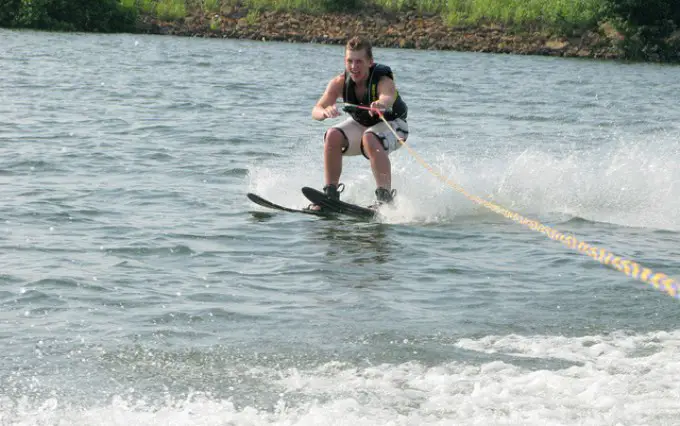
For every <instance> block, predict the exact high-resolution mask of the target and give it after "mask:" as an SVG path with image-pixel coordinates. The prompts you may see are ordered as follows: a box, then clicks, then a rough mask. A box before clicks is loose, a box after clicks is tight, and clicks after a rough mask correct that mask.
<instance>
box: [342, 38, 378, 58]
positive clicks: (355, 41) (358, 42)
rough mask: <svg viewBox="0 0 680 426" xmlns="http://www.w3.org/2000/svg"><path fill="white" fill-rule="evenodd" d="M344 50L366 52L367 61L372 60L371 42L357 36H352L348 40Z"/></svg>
mask: <svg viewBox="0 0 680 426" xmlns="http://www.w3.org/2000/svg"><path fill="white" fill-rule="evenodd" d="M345 49H346V50H351V51H352V52H359V51H361V50H364V51H366V55H367V56H368V59H373V47H372V46H371V42H370V41H368V40H366V39H364V38H361V37H359V36H354V37H352V38H350V39H349V40H348V41H347V45H346V46H345Z"/></svg>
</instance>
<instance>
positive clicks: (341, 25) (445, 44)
mask: <svg viewBox="0 0 680 426" xmlns="http://www.w3.org/2000/svg"><path fill="white" fill-rule="evenodd" d="M137 28H138V31H139V32H141V33H148V34H163V35H176V36H185V37H207V38H233V39H249V40H260V41H283V42H290V43H323V44H344V43H345V42H346V41H347V39H348V38H349V37H351V36H353V35H360V36H365V37H367V38H368V39H369V40H371V42H372V43H373V45H374V46H376V47H392V48H402V49H427V50H450V51H461V52H485V53H508V54H519V55H542V56H560V57H577V58H593V59H619V58H621V57H622V55H621V53H620V52H619V51H618V49H616V43H615V42H616V38H617V36H618V34H611V30H609V32H608V30H607V29H606V28H605V29H604V30H603V29H598V31H593V30H591V31H585V32H583V33H582V34H575V35H573V36H572V37H566V36H553V35H551V34H549V33H547V32H546V31H535V32H523V33H516V32H513V31H508V30H507V29H506V28H503V27H502V26H499V25H480V26H467V27H450V26H448V25H446V23H445V22H444V20H443V19H442V17H441V16H439V15H427V14H420V13H416V12H406V13H402V14H391V13H384V12H383V13H380V14H371V15H366V14H320V15H310V14H304V13H300V12H273V11H269V12H263V13H259V12H256V11H251V10H248V9H247V8H245V7H231V8H229V9H228V10H223V11H221V12H220V13H204V14H200V15H193V16H188V17H187V18H185V19H183V20H180V21H162V20H158V19H154V18H151V17H143V18H142V19H141V20H140V22H139V23H138V26H137Z"/></svg>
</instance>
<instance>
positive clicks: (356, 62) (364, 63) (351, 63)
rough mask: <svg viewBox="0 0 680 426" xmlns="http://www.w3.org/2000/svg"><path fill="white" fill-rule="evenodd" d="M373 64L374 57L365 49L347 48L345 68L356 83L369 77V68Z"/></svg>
mask: <svg viewBox="0 0 680 426" xmlns="http://www.w3.org/2000/svg"><path fill="white" fill-rule="evenodd" d="M371 65H373V59H371V58H369V57H368V54H367V53H366V50H365V49H361V50H349V49H346V50H345V69H346V70H347V72H348V73H349V74H350V77H351V78H352V80H354V82H355V83H360V82H363V81H364V80H366V79H367V78H368V70H369V68H371Z"/></svg>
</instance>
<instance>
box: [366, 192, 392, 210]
mask: <svg viewBox="0 0 680 426" xmlns="http://www.w3.org/2000/svg"><path fill="white" fill-rule="evenodd" d="M395 195H397V190H396V189H393V190H391V191H390V190H388V189H385V188H378V189H376V190H375V198H376V202H375V203H373V204H371V205H370V206H368V208H369V209H372V210H378V209H379V208H380V207H381V206H383V205H384V204H391V203H392V201H394V196H395Z"/></svg>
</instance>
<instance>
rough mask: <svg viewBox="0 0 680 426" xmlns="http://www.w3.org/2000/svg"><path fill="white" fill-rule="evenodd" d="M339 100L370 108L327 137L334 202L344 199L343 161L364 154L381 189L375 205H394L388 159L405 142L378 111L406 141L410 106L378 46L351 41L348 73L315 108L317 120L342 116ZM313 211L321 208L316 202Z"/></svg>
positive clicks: (353, 113) (328, 186) (329, 191)
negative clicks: (378, 56)
mask: <svg viewBox="0 0 680 426" xmlns="http://www.w3.org/2000/svg"><path fill="white" fill-rule="evenodd" d="M338 98H342V100H343V102H345V103H347V104H352V105H361V106H363V107H364V108H367V109H356V108H355V109H348V112H349V114H350V117H349V118H347V119H346V120H345V121H343V122H341V123H339V124H336V125H334V126H332V127H331V128H330V129H328V131H327V132H326V134H325V135H324V180H325V186H324V188H323V190H324V193H325V194H326V195H327V196H328V197H330V198H334V199H339V198H340V192H341V191H342V189H339V188H338V187H339V186H340V187H341V188H342V185H339V181H340V174H341V173H342V157H343V155H359V154H362V155H363V156H364V157H366V158H367V159H368V160H369V161H370V163H371V169H372V170H373V177H374V178H375V183H376V186H377V189H376V190H375V195H376V198H377V200H378V202H377V203H376V204H375V205H374V206H373V207H376V208H377V207H378V206H380V205H381V204H382V203H390V202H392V199H393V197H394V194H395V191H394V190H392V173H391V165H390V160H389V157H388V155H389V154H390V153H391V152H393V151H395V150H397V149H399V147H400V146H401V143H400V142H399V140H397V137H396V136H395V134H394V133H393V132H392V131H391V130H390V129H389V128H388V127H387V124H386V123H385V122H384V121H383V120H382V119H381V118H380V114H378V111H380V112H382V113H383V116H384V118H385V120H386V121H387V122H388V123H389V126H391V127H392V129H393V130H394V132H396V134H397V135H399V137H400V138H401V139H402V141H404V140H406V138H407V137H408V125H407V124H406V116H407V112H408V108H407V107H406V104H405V103H404V101H403V100H402V99H401V96H399V92H398V91H397V89H396V86H395V83H394V75H393V74H392V70H391V69H390V67H388V66H386V65H382V64H376V63H374V62H373V51H372V47H371V44H370V42H368V41H367V40H364V39H362V38H359V37H353V38H352V39H350V40H349V41H348V42H347V45H346V46H345V72H344V73H342V74H340V75H338V76H337V77H334V78H333V79H331V81H330V82H329V83H328V86H327V87H326V90H325V92H324V93H323V95H322V96H321V98H320V99H319V101H318V102H317V103H316V105H315V106H314V108H313V109H312V118H313V119H315V120H320V121H321V120H325V119H327V118H335V117H337V116H339V115H340V112H339V111H338V108H337V106H336V101H337V99H338ZM368 108H370V110H368ZM309 208H310V209H314V210H320V209H321V207H320V206H317V205H314V204H312V205H310V206H309Z"/></svg>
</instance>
